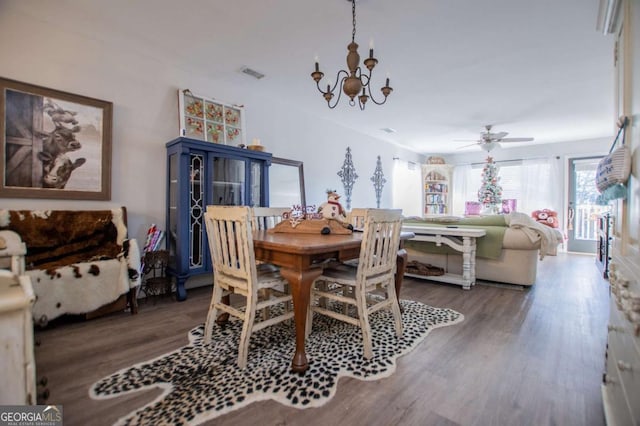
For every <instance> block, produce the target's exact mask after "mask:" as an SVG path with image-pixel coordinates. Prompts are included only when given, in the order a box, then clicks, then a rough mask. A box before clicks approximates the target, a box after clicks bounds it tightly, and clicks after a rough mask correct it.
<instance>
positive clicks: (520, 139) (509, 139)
mask: <svg viewBox="0 0 640 426" xmlns="http://www.w3.org/2000/svg"><path fill="white" fill-rule="evenodd" d="M532 140H533V138H504V139H499V140H498V141H497V142H529V141H532Z"/></svg>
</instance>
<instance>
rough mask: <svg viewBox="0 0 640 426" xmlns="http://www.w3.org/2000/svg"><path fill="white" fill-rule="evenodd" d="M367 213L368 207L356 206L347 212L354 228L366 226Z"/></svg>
mask: <svg viewBox="0 0 640 426" xmlns="http://www.w3.org/2000/svg"><path fill="white" fill-rule="evenodd" d="M366 213H367V209H366V208H361V207H354V208H352V209H351V210H350V211H349V212H347V223H350V224H351V225H352V226H353V228H354V229H360V230H361V229H363V228H364V217H365V215H366Z"/></svg>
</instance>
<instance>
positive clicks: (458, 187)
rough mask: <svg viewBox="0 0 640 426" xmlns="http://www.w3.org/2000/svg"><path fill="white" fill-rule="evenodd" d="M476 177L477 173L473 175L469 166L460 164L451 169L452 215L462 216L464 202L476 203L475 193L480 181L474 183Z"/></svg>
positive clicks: (476, 196)
mask: <svg viewBox="0 0 640 426" xmlns="http://www.w3.org/2000/svg"><path fill="white" fill-rule="evenodd" d="M476 175H477V173H473V170H472V168H471V164H461V165H458V166H455V167H454V168H453V177H452V179H451V180H452V182H451V191H452V196H453V197H452V206H451V214H452V215H454V216H462V215H464V203H465V202H466V201H478V195H477V191H478V188H479V187H480V181H478V182H476V181H475V180H476V179H475V178H476ZM478 176H479V175H478ZM474 194H475V196H474Z"/></svg>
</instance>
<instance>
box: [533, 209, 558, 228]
mask: <svg viewBox="0 0 640 426" xmlns="http://www.w3.org/2000/svg"><path fill="white" fill-rule="evenodd" d="M531 217H532V218H533V219H534V220H535V221H536V222H539V223H541V224H543V225H547V226H550V227H551V228H557V227H558V226H560V224H559V223H558V212H555V211H553V210H549V209H542V210H535V211H533V212H532V213H531Z"/></svg>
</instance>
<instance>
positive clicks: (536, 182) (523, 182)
mask: <svg viewBox="0 0 640 426" xmlns="http://www.w3.org/2000/svg"><path fill="white" fill-rule="evenodd" d="M482 166H483V165H482V164H476V165H458V166H456V167H455V169H454V174H453V214H455V215H463V214H464V207H465V206H464V203H465V201H478V189H479V188H480V185H481V182H482V178H481V173H482ZM498 167H499V171H498V176H500V185H501V186H502V189H503V194H502V198H503V199H508V198H514V199H516V200H517V206H516V210H517V211H519V212H523V213H526V214H531V212H532V211H534V210H540V209H551V210H555V211H557V212H558V213H561V208H562V191H563V190H562V185H563V180H562V179H561V177H560V171H559V167H560V164H559V162H558V160H557V159H555V158H553V157H550V158H537V159H531V160H515V161H505V162H501V161H499V162H498Z"/></svg>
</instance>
